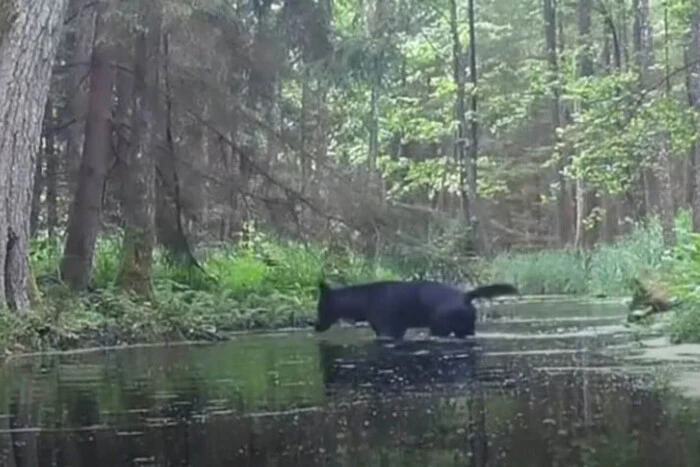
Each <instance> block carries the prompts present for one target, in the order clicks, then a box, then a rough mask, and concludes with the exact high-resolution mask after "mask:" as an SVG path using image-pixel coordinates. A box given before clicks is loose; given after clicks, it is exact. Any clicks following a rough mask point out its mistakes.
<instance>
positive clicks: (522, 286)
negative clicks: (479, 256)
mask: <svg viewBox="0 0 700 467" xmlns="http://www.w3.org/2000/svg"><path fill="white" fill-rule="evenodd" d="M488 273H489V276H490V277H491V279H492V280H494V281H499V282H503V281H505V282H510V283H513V284H515V285H516V286H517V287H518V289H519V290H520V291H521V293H524V294H584V293H586V292H587V288H586V265H585V258H584V256H583V255H582V254H580V253H579V252H577V251H575V250H552V251H540V252H534V253H516V254H508V253H504V254H500V255H498V256H496V258H494V260H493V261H492V262H491V264H490V266H489V267H488Z"/></svg>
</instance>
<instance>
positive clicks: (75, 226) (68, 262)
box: [61, 46, 114, 291]
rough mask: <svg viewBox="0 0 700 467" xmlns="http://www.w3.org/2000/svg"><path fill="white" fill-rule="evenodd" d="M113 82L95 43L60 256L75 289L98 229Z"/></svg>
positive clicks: (86, 271)
mask: <svg viewBox="0 0 700 467" xmlns="http://www.w3.org/2000/svg"><path fill="white" fill-rule="evenodd" d="M113 86H114V68H113V67H112V66H111V64H110V63H109V60H108V53H107V52H106V51H105V49H104V48H103V47H101V46H96V47H95V48H94V53H93V56H92V65H91V75H90V98H89V103H88V115H87V120H86V122H85V138H84V144H83V157H82V161H81V163H80V172H79V175H78V184H77V187H76V191H75V196H74V198H73V204H72V206H71V212H70V217H69V219H68V231H67V237H66V245H65V249H64V251H63V259H62V260H61V278H62V279H63V281H64V282H66V283H67V284H68V285H69V287H70V288H71V289H73V290H75V291H78V290H83V289H85V288H86V287H87V286H88V283H89V281H90V271H91V269H92V259H93V255H94V252H95V242H96V241H97V236H98V235H99V232H100V214H101V211H102V192H103V188H104V182H105V177H106V175H107V168H108V165H109V159H110V153H111V149H112V147H111V137H112V122H111V113H112V87H113Z"/></svg>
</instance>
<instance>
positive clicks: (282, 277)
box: [0, 224, 399, 348]
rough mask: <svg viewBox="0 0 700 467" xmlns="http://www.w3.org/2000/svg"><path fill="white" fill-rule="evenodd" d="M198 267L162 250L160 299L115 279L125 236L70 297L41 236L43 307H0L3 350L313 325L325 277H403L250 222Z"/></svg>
mask: <svg viewBox="0 0 700 467" xmlns="http://www.w3.org/2000/svg"><path fill="white" fill-rule="evenodd" d="M200 253H201V254H200V258H199V263H200V265H201V269H199V268H196V267H194V266H187V265H184V264H180V263H176V262H173V261H172V260H170V259H169V257H168V255H166V254H165V253H164V252H163V251H161V250H156V252H155V255H154V262H153V288H154V292H153V297H152V299H150V300H146V301H144V299H143V298H139V297H135V296H132V295H130V294H127V293H124V292H123V291H122V290H121V289H120V288H119V287H118V286H117V285H116V278H117V275H118V273H119V267H120V260H121V242H120V241H119V240H118V239H116V238H114V237H108V236H103V237H102V238H101V239H100V240H99V241H98V243H97V247H96V253H95V258H94V265H93V277H92V281H91V284H90V287H91V288H90V292H89V293H85V294H80V295H74V294H72V293H70V292H69V291H68V290H67V289H66V288H65V287H64V286H63V285H62V284H61V283H60V281H59V280H58V265H59V262H60V258H61V248H60V245H59V244H58V243H51V242H49V241H48V240H35V241H33V243H32V248H31V263H32V268H33V271H34V272H35V273H36V274H37V277H38V278H39V281H38V282H39V283H40V287H41V290H42V292H43V295H44V299H45V300H44V302H45V307H44V309H42V310H37V311H36V312H33V313H31V314H28V315H26V316H15V315H13V314H11V313H9V312H0V348H7V346H8V345H10V344H12V343H19V344H21V345H22V346H24V347H28V348H43V347H49V348H69V347H75V346H77V345H90V344H92V345H113V344H119V343H135V342H144V341H153V340H156V339H178V340H179V339H201V338H205V339H210V338H215V337H217V336H220V335H221V334H222V333H226V332H231V331H237V330H247V329H262V328H280V327H292V326H300V325H306V323H307V321H308V319H309V318H312V317H313V316H314V314H315V300H316V293H317V287H318V282H319V280H320V279H321V278H324V277H325V278H326V280H328V281H329V282H331V283H332V284H352V283H361V282H366V281H371V280H375V279H389V278H398V277H399V275H398V274H397V273H396V272H395V271H394V270H393V269H392V268H390V267H388V266H387V265H385V264H383V263H382V262H381V261H369V260H367V259H365V258H363V257H362V256H360V255H358V254H357V253H355V252H353V251H350V250H347V249H337V248H336V249H334V250H332V251H331V249H330V246H328V245H313V246H308V245H304V244H301V243H298V242H293V241H285V240H280V239H276V238H274V237H272V236H270V235H268V234H266V233H264V232H260V231H258V230H256V228H255V226H254V225H252V224H250V225H248V226H246V230H245V233H244V236H243V238H242V239H241V241H239V242H238V243H236V244H231V245H221V246H213V247H210V248H207V249H204V250H203V251H201V252H200Z"/></svg>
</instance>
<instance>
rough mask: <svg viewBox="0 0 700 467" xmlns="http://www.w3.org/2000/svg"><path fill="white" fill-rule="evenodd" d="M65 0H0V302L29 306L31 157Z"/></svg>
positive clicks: (22, 307) (36, 145) (36, 143)
mask: <svg viewBox="0 0 700 467" xmlns="http://www.w3.org/2000/svg"><path fill="white" fill-rule="evenodd" d="M66 3H67V0H16V1H14V2H10V1H3V2H2V3H0V113H1V116H0V306H3V305H4V304H7V305H9V307H10V308H11V309H13V310H18V311H23V310H26V309H27V308H29V305H30V294H31V291H32V289H31V287H32V284H33V283H34V282H33V278H32V277H31V272H30V268H29V214H30V211H31V203H32V200H31V196H32V186H33V183H34V160H35V158H36V155H37V151H38V150H39V142H40V137H41V122H42V121H43V118H44V111H45V106H46V99H47V96H48V92H49V85H50V81H51V71H52V67H53V62H54V59H55V57H56V52H57V47H58V43H59V41H60V36H61V27H62V21H63V15H64V11H65V8H66Z"/></svg>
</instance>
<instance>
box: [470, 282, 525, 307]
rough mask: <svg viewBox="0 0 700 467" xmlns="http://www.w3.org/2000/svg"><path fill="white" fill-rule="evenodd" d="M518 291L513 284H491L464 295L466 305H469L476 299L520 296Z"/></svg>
mask: <svg viewBox="0 0 700 467" xmlns="http://www.w3.org/2000/svg"><path fill="white" fill-rule="evenodd" d="M518 294H519V292H518V289H517V288H515V286H514V285H511V284H491V285H484V286H482V287H477V288H476V289H473V290H470V291H469V292H467V293H465V294H464V303H469V302H471V301H472V300H474V299H475V298H493V297H498V296H501V295H518Z"/></svg>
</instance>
